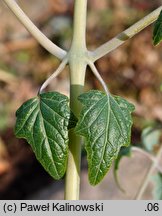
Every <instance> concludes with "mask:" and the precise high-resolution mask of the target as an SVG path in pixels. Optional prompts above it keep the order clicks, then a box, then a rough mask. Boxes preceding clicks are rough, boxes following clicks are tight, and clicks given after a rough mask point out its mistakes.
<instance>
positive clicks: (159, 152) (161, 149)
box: [134, 145, 162, 200]
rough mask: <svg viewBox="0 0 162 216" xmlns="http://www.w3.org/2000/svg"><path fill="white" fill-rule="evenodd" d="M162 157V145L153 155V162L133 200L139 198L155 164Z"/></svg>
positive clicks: (155, 166)
mask: <svg viewBox="0 0 162 216" xmlns="http://www.w3.org/2000/svg"><path fill="white" fill-rule="evenodd" d="M161 157H162V145H161V146H160V149H159V151H158V153H157V155H156V157H155V160H154V161H153V163H152V164H151V166H150V167H149V169H148V172H147V174H146V176H145V178H144V180H143V182H142V185H141V187H140V188H139V191H138V192H137V194H136V196H135V198H134V199H135V200H140V199H141V198H142V196H143V194H144V192H145V190H146V188H147V186H148V183H149V181H150V177H151V175H152V174H153V171H154V170H155V168H157V164H159V161H160V159H161Z"/></svg>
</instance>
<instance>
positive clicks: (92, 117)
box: [75, 90, 134, 185]
mask: <svg viewBox="0 0 162 216" xmlns="http://www.w3.org/2000/svg"><path fill="white" fill-rule="evenodd" d="M78 99H79V101H80V102H81V103H82V104H83V110H82V111H81V114H80V118H79V121H78V123H77V126H76V128H75V130H76V133H78V134H79V135H82V136H84V137H85V139H86V144H85V148H86V151H87V157H88V167H89V181H90V183H91V184H92V185H96V184H98V183H99V182H100V181H101V180H102V179H103V177H104V176H105V175H106V173H107V172H108V170H109V168H110V166H111V164H112V161H113V160H114V159H116V158H117V156H118V153H119V150H120V148H121V146H128V145H129V143H130V135H131V126H132V119H131V112H132V111H133V110H134V106H133V105H132V104H130V103H128V102H127V101H126V100H125V99H123V98H121V97H118V96H114V97H113V96H111V95H110V96H107V95H106V94H105V93H103V92H101V91H95V90H92V91H90V92H87V93H84V94H82V95H80V96H79V98H78Z"/></svg>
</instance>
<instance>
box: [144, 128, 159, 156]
mask: <svg viewBox="0 0 162 216" xmlns="http://www.w3.org/2000/svg"><path fill="white" fill-rule="evenodd" d="M160 137H161V129H160V128H153V127H147V128H145V129H144V130H143V131H142V136H141V139H142V144H143V146H144V148H145V149H146V150H147V151H149V152H153V150H154V146H155V145H157V144H159V142H160Z"/></svg>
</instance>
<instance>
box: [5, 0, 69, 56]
mask: <svg viewBox="0 0 162 216" xmlns="http://www.w3.org/2000/svg"><path fill="white" fill-rule="evenodd" d="M3 1H4V2H5V3H6V5H7V6H8V7H9V9H10V10H11V11H12V12H13V13H14V14H15V16H16V17H17V18H18V19H19V21H20V22H21V23H22V24H23V25H24V26H25V28H26V29H27V30H28V31H29V32H30V33H31V34H32V35H33V37H35V39H36V40H37V41H38V42H39V43H40V44H41V45H42V46H43V47H44V48H45V49H46V50H47V51H48V52H50V53H51V54H52V55H54V56H56V57H57V58H59V59H60V60H62V59H63V58H64V57H65V55H66V51H65V50H63V49H61V48H60V47H58V46H57V45H55V44H54V43H53V42H52V41H51V40H49V39H48V38H47V37H46V36H45V35H44V34H43V33H42V32H41V31H40V30H39V29H38V28H37V27H36V26H35V25H34V24H33V23H32V21H31V20H30V19H29V18H28V17H27V16H26V14H25V13H24V12H23V11H22V10H21V8H20V7H19V6H18V4H17V3H16V2H15V1H14V0H3Z"/></svg>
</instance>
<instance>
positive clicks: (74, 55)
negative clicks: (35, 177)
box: [64, 0, 88, 200]
mask: <svg viewBox="0 0 162 216" xmlns="http://www.w3.org/2000/svg"><path fill="white" fill-rule="evenodd" d="M86 13H87V0H75V6H74V32H73V40H72V45H71V49H70V51H69V53H68V58H69V66H70V108H71V110H72V111H73V113H74V115H75V116H76V117H78V116H79V113H80V110H81V104H80V103H79V101H78V99H77V98H78V96H79V95H80V94H81V93H82V92H83V88H84V82H85V71H86V67H87V56H88V51H87V49H86V40H85V32H86V16H87V14H86ZM81 140H82V138H81V137H80V136H78V135H76V134H75V131H74V130H73V129H72V130H70V132H69V155H68V165H67V171H66V180H65V196H64V198H65V199H66V200H78V199H79V192H80V162H81Z"/></svg>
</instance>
